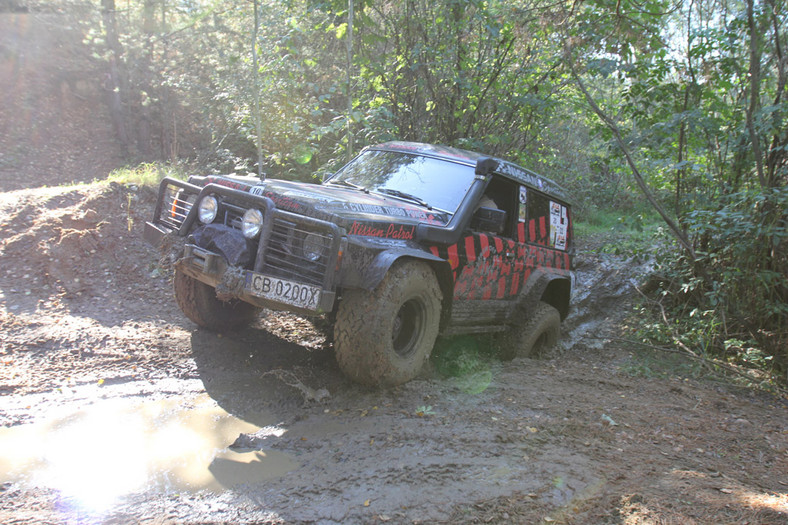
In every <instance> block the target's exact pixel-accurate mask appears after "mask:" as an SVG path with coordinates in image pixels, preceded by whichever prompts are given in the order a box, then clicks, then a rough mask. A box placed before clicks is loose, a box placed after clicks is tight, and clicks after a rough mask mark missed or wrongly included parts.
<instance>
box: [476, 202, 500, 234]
mask: <svg viewBox="0 0 788 525" xmlns="http://www.w3.org/2000/svg"><path fill="white" fill-rule="evenodd" d="M505 227H506V212H505V211H504V210H499V209H496V208H485V207H481V208H479V209H478V210H476V212H475V213H474V214H473V217H471V230H474V231H483V232H492V233H502V232H503V230H504V228H505Z"/></svg>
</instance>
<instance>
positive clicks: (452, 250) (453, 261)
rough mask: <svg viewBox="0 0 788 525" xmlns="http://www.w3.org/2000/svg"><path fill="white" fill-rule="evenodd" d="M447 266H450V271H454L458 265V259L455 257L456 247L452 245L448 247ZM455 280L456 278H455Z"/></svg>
mask: <svg viewBox="0 0 788 525" xmlns="http://www.w3.org/2000/svg"><path fill="white" fill-rule="evenodd" d="M449 264H451V269H452V270H456V269H457V267H458V266H459V265H460V258H459V257H458V256H457V245H456V244H452V245H451V246H449ZM455 280H456V277H455Z"/></svg>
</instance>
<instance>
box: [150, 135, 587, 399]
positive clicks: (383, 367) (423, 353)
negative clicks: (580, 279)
mask: <svg viewBox="0 0 788 525" xmlns="http://www.w3.org/2000/svg"><path fill="white" fill-rule="evenodd" d="M571 218H572V217H571V209H570V206H569V203H568V201H567V198H566V195H565V193H564V191H563V190H562V189H561V188H560V187H559V186H558V185H556V184H555V183H553V182H551V181H550V180H548V179H545V178H543V177H540V176H538V175H536V174H534V173H532V172H530V171H528V170H526V169H523V168H521V167H519V166H517V165H515V164H512V163H510V162H507V161H504V160H501V159H496V158H491V157H486V156H483V155H480V154H477V153H473V152H468V151H464V150H458V149H453V148H447V147H441V146H432V145H427V144H416V143H406V142H390V143H386V144H382V145H379V146H374V147H369V148H366V149H364V150H363V151H362V152H361V153H360V154H359V155H358V157H356V158H355V159H354V160H352V161H351V162H350V163H348V164H347V165H346V166H344V167H343V168H342V169H340V170H339V171H338V172H336V173H335V174H333V175H331V176H329V177H327V178H326V179H325V180H324V181H323V183H322V184H307V183H297V182H287V181H281V180H262V181H261V180H259V179H257V178H253V177H236V176H204V177H197V176H195V177H191V178H190V179H189V181H188V182H183V181H180V180H175V179H170V178H167V179H165V180H163V181H162V183H161V186H160V190H159V197H158V203H157V206H156V210H155V212H154V217H153V220H152V221H151V222H149V223H147V224H146V230H145V235H146V238H147V239H148V241H149V242H151V243H153V244H156V245H159V246H164V245H166V246H168V247H170V249H171V250H172V248H171V247H172V246H175V248H174V250H175V251H174V253H175V257H174V259H175V260H176V263H175V277H174V286H175V296H176V299H177V302H178V305H179V306H180V308H181V309H182V310H183V312H184V314H186V316H187V317H188V318H189V319H191V320H192V321H194V322H195V323H197V324H198V325H199V326H202V327H206V328H209V329H213V330H230V329H233V328H236V327H239V326H241V325H243V324H245V323H249V322H251V321H252V320H253V319H254V317H255V315H256V314H257V312H258V310H259V309H261V308H269V309H280V310H289V311H292V312H296V313H300V314H304V315H321V314H328V315H327V317H328V318H329V319H332V320H333V322H334V346H335V350H336V357H337V361H338V362H339V365H340V367H341V368H342V370H343V371H344V372H345V373H346V374H347V375H348V376H349V377H350V378H352V379H353V380H355V381H358V382H360V383H364V384H368V385H395V384H400V383H403V382H405V381H408V380H409V379H411V378H413V377H414V376H415V375H416V374H417V373H418V372H419V370H420V369H421V368H422V365H423V364H424V362H425V361H426V359H427V358H428V357H429V355H430V352H431V350H432V347H433V345H434V343H435V340H436V338H437V336H438V334H444V335H453V334H462V333H482V332H504V334H503V337H502V342H501V344H500V348H501V353H502V355H503V357H504V358H513V357H514V356H515V355H518V354H522V355H530V354H533V353H535V352H538V351H539V350H540V348H543V347H548V346H550V345H552V344H555V342H556V341H557V339H558V335H559V331H560V322H561V320H562V319H563V318H564V317H566V315H567V311H568V309H569V295H570V288H571V270H572V251H573V250H572V228H571Z"/></svg>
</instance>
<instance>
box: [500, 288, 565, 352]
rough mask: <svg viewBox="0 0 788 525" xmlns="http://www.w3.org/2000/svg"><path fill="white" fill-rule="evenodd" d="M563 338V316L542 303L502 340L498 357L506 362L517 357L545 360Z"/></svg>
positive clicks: (553, 308)
mask: <svg viewBox="0 0 788 525" xmlns="http://www.w3.org/2000/svg"><path fill="white" fill-rule="evenodd" d="M560 336H561V314H559V313H558V310H556V309H555V307H553V306H551V305H549V304H547V303H545V302H540V303H539V304H538V305H537V306H536V308H534V309H533V311H531V312H529V315H528V318H527V319H526V320H525V322H524V323H522V324H521V325H515V326H513V327H512V328H510V329H509V332H507V333H506V334H505V335H504V336H503V337H502V338H501V340H500V343H499V345H498V355H499V356H500V358H501V359H503V360H505V361H510V360H512V359H514V358H515V357H531V358H544V357H547V356H548V354H549V352H550V350H552V349H553V348H554V347H555V345H556V344H557V343H558V338H559V337H560Z"/></svg>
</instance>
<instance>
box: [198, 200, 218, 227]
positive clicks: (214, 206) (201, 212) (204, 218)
mask: <svg viewBox="0 0 788 525" xmlns="http://www.w3.org/2000/svg"><path fill="white" fill-rule="evenodd" d="M197 212H198V214H197V217H198V218H199V219H200V222H201V223H203V224H211V223H212V222H213V220H214V219H215V218H216V214H217V213H218V212H219V201H217V200H216V197H212V196H210V195H208V196H207V197H203V198H202V200H201V201H200V207H199V208H197Z"/></svg>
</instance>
